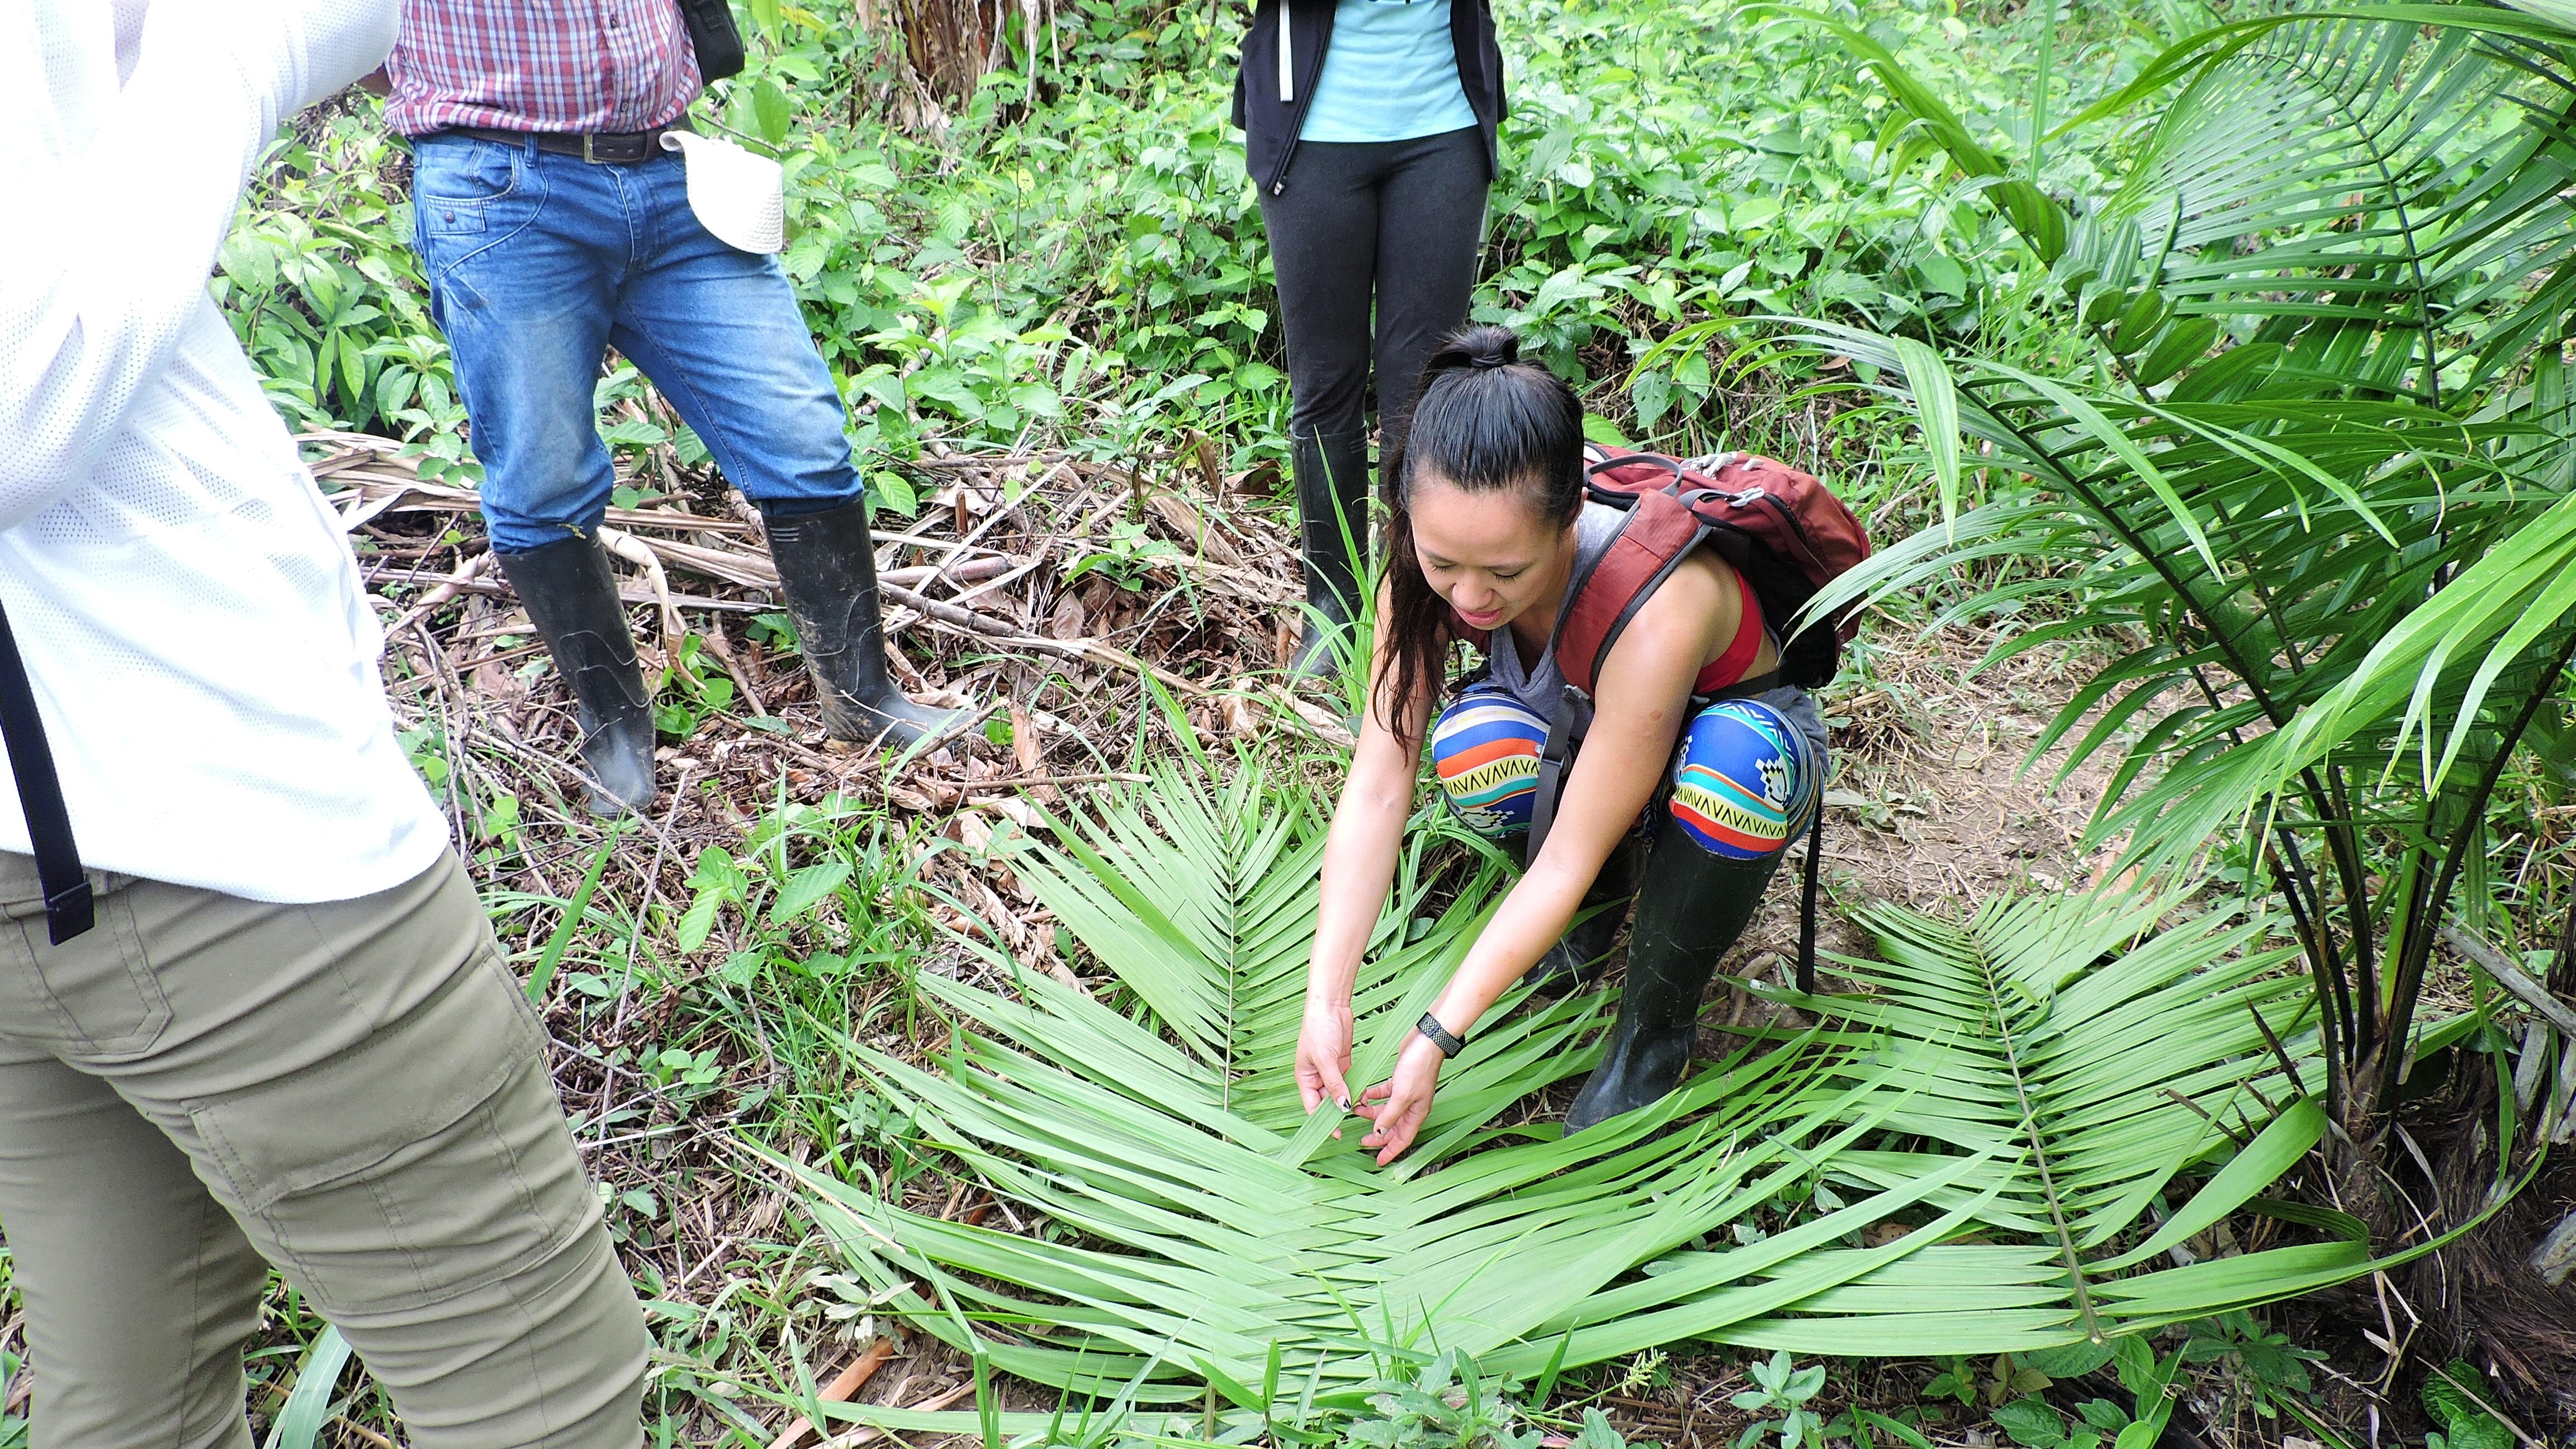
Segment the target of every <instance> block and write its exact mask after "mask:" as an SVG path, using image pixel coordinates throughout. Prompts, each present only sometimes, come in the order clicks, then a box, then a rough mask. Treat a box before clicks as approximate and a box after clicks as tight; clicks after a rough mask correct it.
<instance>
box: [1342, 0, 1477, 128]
mask: <svg viewBox="0 0 2576 1449" xmlns="http://www.w3.org/2000/svg"><path fill="white" fill-rule="evenodd" d="M1450 4H1451V0H1339V3H1337V4H1336V5H1335V6H1334V8H1333V39H1332V43H1331V44H1330V45H1329V46H1328V47H1326V49H1325V51H1324V73H1323V74H1322V75H1321V76H1318V77H1317V78H1316V80H1315V95H1314V99H1313V100H1311V101H1309V102H1308V103H1307V106H1306V121H1305V124H1304V125H1303V126H1301V127H1299V128H1298V131H1297V139H1298V140H1300V141H1410V140H1412V139H1413V138H1415V137H1417V136H1437V135H1439V134H1441V133H1442V132H1444V131H1456V130H1462V129H1464V128H1466V127H1468V126H1472V125H1474V124H1476V110H1475V107H1473V106H1470V105H1469V104H1467V88H1466V87H1465V86H1464V85H1462V84H1460V83H1459V80H1458V49H1457V44H1456V42H1455V41H1453V40H1452V39H1451V38H1450V34H1449V6H1450Z"/></svg>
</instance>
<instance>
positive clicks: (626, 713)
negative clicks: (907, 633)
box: [385, 0, 964, 815]
mask: <svg viewBox="0 0 2576 1449" xmlns="http://www.w3.org/2000/svg"><path fill="white" fill-rule="evenodd" d="M681 3H682V0H410V3H408V4H407V5H406V6H405V7H404V10H403V18H402V31H401V36H400V38H399V39H398V40H397V41H396V43H395V46H394V51H393V56H392V58H391V59H390V60H389V61H387V62H386V66H385V78H386V81H387V82H388V83H389V86H390V98H389V99H388V101H387V103H386V106H385V117H386V120H387V122H388V123H389V124H390V125H391V126H392V127H393V128H394V129H395V130H397V131H400V132H402V133H403V134H404V135H406V136H408V137H410V138H411V140H412V148H413V173H412V197H413V210H414V234H413V245H414V246H415V247H416V248H417V249H418V250H419V252H420V257H421V262H422V265H423V269H424V270H425V271H426V272H427V274H428V277H429V288H430V310H431V315H432V316H434V317H435V318H436V319H437V321H438V325H439V327H440V328H441V329H442V330H443V331H445V332H446V334H447V340H448V345H449V347H450V349H451V350H452V352H453V353H454V357H455V369H456V384H457V390H458V391H459V393H461V394H462V396H463V398H464V402H465V408H466V412H467V415H468V416H469V417H470V418H471V420H472V423H473V428H474V452H475V456H476V457H477V458H478V459H480V460H481V462H482V464H483V473H484V477H483V514H484V519H485V521H486V523H487V525H488V528H489V532H490V535H491V540H492V551H493V554H494V555H495V557H497V558H498V559H499V561H500V564H501V570H502V572H503V573H504V574H505V575H507V576H508V578H509V580H510V584H511V587H512V588H513V589H514V590H515V591H516V592H517V593H518V595H519V598H520V601H521V602H522V603H524V604H525V605H526V606H527V609H528V617H529V618H530V619H531V620H533V621H534V622H535V624H536V626H537V630H538V632H539V633H541V634H543V635H544V636H545V640H546V644H547V646H548V647H549V648H550V649H552V650H553V652H554V657H555V665H556V668H557V669H558V670H559V671H560V672H561V673H562V674H563V676H564V679H565V681H566V682H567V683H568V684H569V685H570V687H571V690H572V694H573V698H574V701H575V703H576V706H577V711H578V715H579V718H580V721H581V726H582V732H583V743H582V754H583V757H584V760H585V762H586V763H587V765H588V767H589V768H588V772H587V773H588V779H589V784H590V808H591V809H592V810H593V811H594V812H595V813H598V814H602V815H610V814H615V813H617V812H618V811H619V810H621V809H625V808H641V807H643V806H644V805H646V804H647V803H648V802H650V801H651V799H652V798H653V790H654V785H653V712H652V698H651V695H650V693H649V692H648V691H647V690H646V688H645V685H644V680H643V676H642V673H641V671H640V670H639V668H638V667H637V663H636V657H635V646H634V642H633V640H632V638H631V637H630V635H629V634H628V632H627V627H626V618H625V610H624V608H623V606H622V605H621V603H620V602H619V599H618V596H617V589H616V584H615V582H614V580H613V578H612V576H611V575H610V572H609V568H608V559H607V555H606V553H605V552H604V551H603V550H602V548H601V547H600V544H599V540H598V529H599V525H600V522H601V520H602V519H603V518H604V517H605V515H606V511H607V507H608V500H609V491H610V488H611V486H612V485H613V484H614V482H615V473H614V471H613V470H612V468H611V466H610V463H609V457H608V450H607V448H606V447H605V446H604V445H603V444H602V443H601V441H600V437H599V429H598V422H599V419H598V411H597V407H596V404H595V402H594V400H593V391H594V387H595V384H596V383H597V381H598V378H599V373H600V364H601V361H602V359H603V358H604V356H605V353H606V349H608V348H609V347H611V346H614V347H615V348H616V349H617V350H618V351H619V352H620V353H622V354H624V355H625V356H626V357H627V358H629V359H630V360H632V361H633V362H634V363H635V364H636V365H637V366H638V367H640V368H642V369H643V371H644V373H645V375H646V376H648V377H650V378H651V379H652V380H653V382H654V384H655V386H657V387H659V388H660V389H661V391H662V394H663V396H665V397H667V398H669V399H670V400H671V402H672V404H673V405H674V406H675V407H677V408H678V409H679V413H680V416H681V417H682V418H684V419H686V420H687V422H688V424H689V426H690V427H691V428H693V429H695V430H696V432H697V434H698V436H699V437H700V438H701V439H702V440H704V442H705V443H706V445H707V449H708V451H709V452H711V453H713V454H714V455H715V459H716V462H717V464H718V465H719V466H720V467H722V468H723V470H724V475H725V477H726V478H727V479H728V480H730V481H731V482H732V483H733V484H734V486H735V487H737V488H739V489H741V490H742V492H743V494H744V495H745V496H746V497H748V498H750V499H751V500H752V501H753V502H754V503H756V504H757V505H759V507H760V511H761V514H762V516H763V519H764V521H765V525H766V527H765V532H766V533H767V536H768V541H769V550H770V554H771V557H772V558H774V559H775V560H776V561H777V564H778V573H779V580H780V583H781V585H782V591H783V592H784V593H785V595H786V598H787V607H788V613H789V615H790V617H791V618H793V619H794V620H795V624H796V633H797V640H798V643H799V646H800V647H801V649H802V650H803V653H804V657H805V665H806V671H807V673H808V675H809V676H810V677H811V678H812V680H813V682H814V688H815V693H816V695H817V697H818V698H819V699H820V700H821V701H822V705H823V720H824V725H825V728H826V729H828V730H829V731H830V732H831V733H832V734H833V735H835V736H837V737H839V738H842V739H850V740H858V741H863V742H875V743H879V744H886V745H894V746H898V747H901V746H909V745H912V744H914V743H916V742H919V741H921V740H924V739H929V738H936V737H938V736H940V735H941V734H943V733H946V732H948V731H949V730H951V729H953V728H954V727H956V726H957V725H958V724H960V723H962V722H963V719H964V717H963V716H959V715H953V714H946V713H942V712H940V711H935V710H929V709H924V708H923V707H921V706H919V705H916V704H914V703H912V702H911V701H909V700H907V699H905V698H904V696H903V695H902V693H901V692H900V691H898V690H897V689H896V688H895V687H894V685H893V683H892V681H890V680H889V679H888V678H887V675H886V667H885V651H884V640H883V635H882V629H881V625H880V622H879V617H878V606H877V584H876V568H875V554H874V548H873V544H872V542H871V540H870V538H869V534H868V523H867V511H866V506H865V504H864V503H863V502H862V501H861V497H860V495H861V484H860V481H859V475H858V472H857V470H856V468H855V467H853V465H852V462H851V457H850V448H849V443H848V441H847V439H846V437H845V436H844V434H843V432H842V424H843V416H844V415H843V411H842V405H841V398H840V394H839V392H838V391H837V390H836V389H835V388H834V386H833V382H832V377H831V374H830V372H829V370H828V369H826V368H825V367H824V365H823V360H822V358H821V356H820V355H819V354H818V353H816V351H815V350H814V340H813V337H812V336H811V334H809V333H808V332H807V331H806V328H805V322H804V318H803V317H802V315H800V313H799V312H798V310H797V305H796V298H795V294H794V293H793V291H791V290H790V288H789V286H788V281H787V276H786V273H785V272H784V271H783V270H782V269H781V268H780V267H779V264H778V261H777V259H776V258H775V257H771V256H764V255H759V254H756V253H752V252H747V251H741V250H738V249H736V248H735V247H733V246H730V245H728V244H727V243H725V242H724V241H722V240H719V239H718V238H717V237H716V236H715V235H714V234H713V233H711V232H710V231H708V229H707V228H706V227H705V226H704V225H702V224H701V223H700V221H699V219H698V217H697V216H696V214H695V213H694V212H692V211H691V209H690V204H689V197H688V187H687V172H686V163H684V162H683V161H682V159H681V157H680V156H679V155H678V154H677V153H676V152H675V151H674V150H671V149H666V148H665V146H664V144H663V134H664V132H666V131H670V130H685V129H687V127H688V114H687V113H688V108H689V103H690V102H691V101H693V100H695V99H696V98H697V96H698V94H699V92H700V90H701V89H702V88H703V85H702V81H701V78H700V67H699V58H698V56H697V54H696V53H695V51H694V49H693V47H692V42H691V33H690V29H689V26H688V24H687V23H686V21H685V20H684V18H683V16H682V12H681V9H680V5H681ZM689 3H693V4H705V3H707V0H689ZM718 13H719V14H720V13H721V11H720V10H719V12H718Z"/></svg>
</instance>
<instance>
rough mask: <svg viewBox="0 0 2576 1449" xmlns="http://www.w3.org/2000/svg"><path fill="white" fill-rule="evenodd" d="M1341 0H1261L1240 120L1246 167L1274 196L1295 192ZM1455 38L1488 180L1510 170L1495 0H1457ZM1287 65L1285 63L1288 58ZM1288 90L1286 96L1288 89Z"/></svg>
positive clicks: (1237, 95) (1247, 42) (1238, 106)
mask: <svg viewBox="0 0 2576 1449" xmlns="http://www.w3.org/2000/svg"><path fill="white" fill-rule="evenodd" d="M1334 5H1335V0H1259V3H1258V4H1256V5H1255V6H1254V8H1253V11H1252V28H1251V29H1250V30H1247V31H1245V32H1244V36H1243V59H1242V62H1241V64H1240V65H1239V66H1238V68H1237V69H1236V70H1235V73H1234V123H1235V124H1236V125H1238V126H1241V127H1242V128H1243V164H1244V169H1245V170H1247V171H1249V172H1251V173H1252V179H1253V180H1254V181H1255V182H1257V183H1259V185H1260V187H1261V189H1262V191H1263V192H1264V193H1265V194H1267V195H1271V196H1276V195H1278V194H1279V193H1280V192H1282V191H1285V190H1287V189H1288V163H1289V162H1291V161H1293V160H1295V159H1296V157H1297V133H1298V132H1299V131H1300V130H1302V129H1304V127H1305V124H1306V104H1307V102H1308V101H1310V100H1312V99H1313V98H1314V94H1315V82H1316V81H1317V80H1318V79H1320V78H1321V77H1322V76H1323V74H1324V51H1325V48H1326V47H1328V46H1330V45H1331V44H1332V41H1333V9H1334ZM1282 10H1285V11H1287V13H1288V27H1287V31H1288V51H1287V54H1286V55H1285V56H1284V57H1283V56H1282V55H1281V53H1280V49H1279V33H1280V26H1279V15H1280V12H1281V11H1282ZM1449 35H1450V39H1451V40H1452V41H1453V42H1454V43H1455V44H1456V46H1457V50H1458V81H1459V84H1461V85H1462V86H1464V87H1465V88H1466V91H1467V104H1468V105H1469V106H1471V107H1473V108H1474V109H1475V112H1476V129H1478V130H1479V131H1482V132H1483V133H1484V135H1485V179H1486V180H1487V181H1488V182H1490V181H1493V180H1495V179H1496V178H1498V177H1500V176H1501V175H1502V172H1503V166H1502V150H1501V147H1500V146H1499V144H1498V143H1497V142H1496V140H1495V132H1496V131H1497V130H1498V129H1499V128H1500V127H1501V125H1502V123H1503V116H1504V114H1505V109H1504V105H1503V51H1502V47H1501V46H1499V45H1497V44H1495V43H1494V12H1493V9H1492V6H1491V5H1490V3H1489V0H1450V3H1449ZM1283 60H1284V61H1285V62H1286V63H1285V64H1284V65H1283V64H1282V61H1283ZM1283 90H1284V92H1285V93H1284V94H1283Z"/></svg>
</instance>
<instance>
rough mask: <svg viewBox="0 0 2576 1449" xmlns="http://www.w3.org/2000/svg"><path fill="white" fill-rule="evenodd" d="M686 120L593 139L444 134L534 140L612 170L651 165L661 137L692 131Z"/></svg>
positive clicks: (558, 134) (483, 130) (470, 131)
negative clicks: (668, 133)
mask: <svg viewBox="0 0 2576 1449" xmlns="http://www.w3.org/2000/svg"><path fill="white" fill-rule="evenodd" d="M695 129H696V128H695V127H693V126H691V125H690V124H689V122H688V119H687V118H686V117H683V118H681V119H679V120H677V121H673V122H672V123H671V124H669V125H667V126H656V127H654V128H653V129H652V130H649V131H608V132H600V133H596V134H592V135H574V134H571V133H568V132H564V131H503V130H498V129H496V128H494V127H490V126H450V127H448V128H447V129H446V131H445V132H443V133H442V134H444V135H449V136H471V137H472V138H474V139H475V140H477V141H497V142H499V143H500V144H502V145H504V146H524V145H526V144H528V142H529V141H530V140H531V139H534V140H535V141H536V143H537V149H538V150H540V151H552V152H553V153H555V154H556V155H558V156H578V157H580V158H581V159H583V160H584V161H589V162H592V163H594V164H603V165H610V166H632V165H634V164H636V163H637V162H639V161H650V160H652V159H653V158H654V157H656V156H659V155H661V154H662V133H663V132H665V131H690V130H695Z"/></svg>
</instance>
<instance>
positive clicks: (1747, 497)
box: [1726, 483, 1770, 508]
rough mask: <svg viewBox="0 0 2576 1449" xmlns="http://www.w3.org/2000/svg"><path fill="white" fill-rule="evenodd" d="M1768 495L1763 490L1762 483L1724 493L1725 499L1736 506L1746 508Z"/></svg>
mask: <svg viewBox="0 0 2576 1449" xmlns="http://www.w3.org/2000/svg"><path fill="white" fill-rule="evenodd" d="M1769 496H1770V495H1769V494H1767V493H1765V492H1764V491H1763V489H1762V485H1761V484H1759V483H1757V484H1755V485H1753V486H1752V487H1750V488H1747V489H1744V490H1743V491H1741V492H1737V493H1729V494H1728V495H1726V501H1727V502H1729V503H1731V504H1733V505H1735V506H1736V507H1738V508H1747V507H1750V506H1752V505H1753V504H1755V503H1759V502H1761V501H1762V500H1763V499H1764V498H1767V497H1769Z"/></svg>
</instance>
